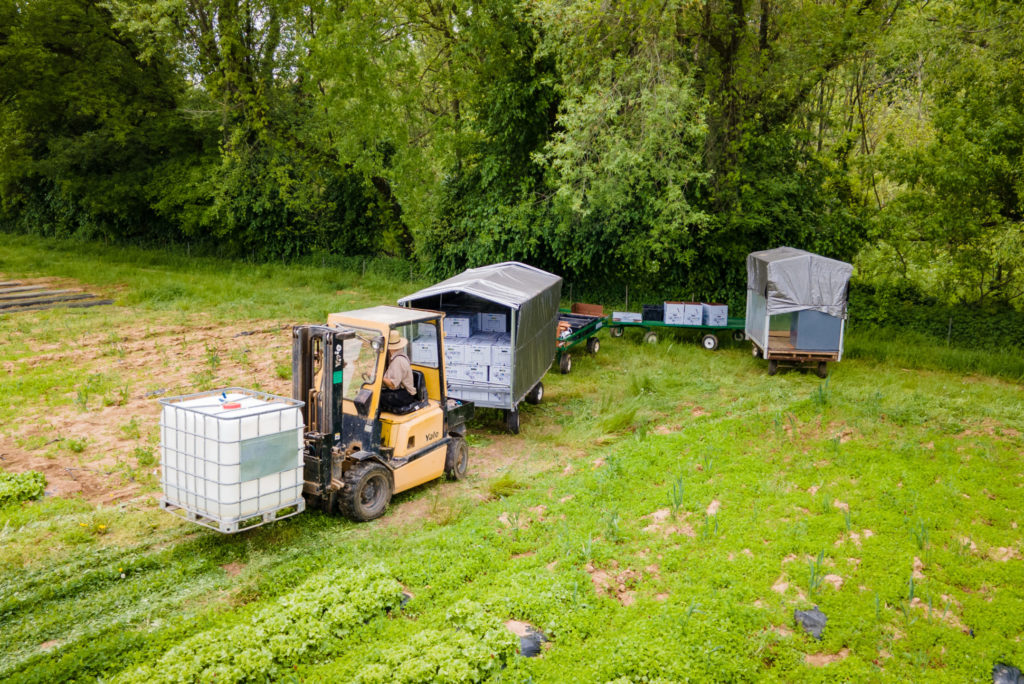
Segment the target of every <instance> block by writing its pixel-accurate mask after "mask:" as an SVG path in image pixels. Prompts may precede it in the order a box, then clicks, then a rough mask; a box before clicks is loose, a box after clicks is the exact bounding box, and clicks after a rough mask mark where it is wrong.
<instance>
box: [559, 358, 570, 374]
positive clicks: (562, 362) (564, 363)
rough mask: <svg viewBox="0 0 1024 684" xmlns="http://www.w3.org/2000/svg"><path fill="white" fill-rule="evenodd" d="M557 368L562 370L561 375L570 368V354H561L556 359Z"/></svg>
mask: <svg viewBox="0 0 1024 684" xmlns="http://www.w3.org/2000/svg"><path fill="white" fill-rule="evenodd" d="M558 370H560V371H562V375H565V374H567V373H568V372H569V371H571V370H572V354H562V358H560V359H558Z"/></svg>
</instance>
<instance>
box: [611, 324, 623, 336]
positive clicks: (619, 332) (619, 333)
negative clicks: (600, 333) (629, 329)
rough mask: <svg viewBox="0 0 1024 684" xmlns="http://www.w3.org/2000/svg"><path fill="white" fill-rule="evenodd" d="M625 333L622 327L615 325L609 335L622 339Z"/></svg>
mask: <svg viewBox="0 0 1024 684" xmlns="http://www.w3.org/2000/svg"><path fill="white" fill-rule="evenodd" d="M624 332H626V331H625V329H624V328H623V327H622V326H621V325H613V326H612V327H611V329H609V330H608V333H609V334H610V335H611V336H612V337H622V333H624Z"/></svg>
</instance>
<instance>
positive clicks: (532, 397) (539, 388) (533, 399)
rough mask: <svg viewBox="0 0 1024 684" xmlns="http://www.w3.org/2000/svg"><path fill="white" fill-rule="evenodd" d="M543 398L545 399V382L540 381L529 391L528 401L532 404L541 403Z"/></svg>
mask: <svg viewBox="0 0 1024 684" xmlns="http://www.w3.org/2000/svg"><path fill="white" fill-rule="evenodd" d="M542 399H544V383H542V382H538V383H537V384H536V385H534V386H533V389H531V390H530V391H529V392H528V393H527V395H526V401H527V402H529V403H531V404H539V403H540V402H541V400H542Z"/></svg>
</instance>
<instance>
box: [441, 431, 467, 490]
mask: <svg viewBox="0 0 1024 684" xmlns="http://www.w3.org/2000/svg"><path fill="white" fill-rule="evenodd" d="M468 468H469V445H468V444H466V438H465V437H463V436H462V435H452V441H451V442H449V443H448V453H447V454H446V455H445V457H444V474H445V475H447V476H448V477H449V479H452V480H461V479H463V478H465V477H466V470H467V469H468Z"/></svg>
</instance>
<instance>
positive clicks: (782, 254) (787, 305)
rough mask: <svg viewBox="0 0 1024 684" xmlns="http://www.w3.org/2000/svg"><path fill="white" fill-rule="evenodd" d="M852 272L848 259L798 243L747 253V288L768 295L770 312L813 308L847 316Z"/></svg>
mask: <svg viewBox="0 0 1024 684" xmlns="http://www.w3.org/2000/svg"><path fill="white" fill-rule="evenodd" d="M851 275H853V266H851V265H850V264H848V263H846V262H845V261H838V260H836V259H829V258H828V257H823V256H820V255H818V254H813V253H811V252H807V251H804V250H802V249H796V248H794V247H778V248H776V249H767V250H764V251H761V252H752V253H750V254H748V255H747V289H748V290H750V291H752V292H754V293H756V294H758V295H760V296H761V297H764V298H765V300H766V301H767V309H768V310H767V313H768V315H769V316H771V315H775V314H784V313H790V312H793V311H802V310H805V309H812V310H814V311H820V312H822V313H826V314H829V315H830V316H836V317H837V318H846V300H847V288H848V287H849V284H850V276H851Z"/></svg>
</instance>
